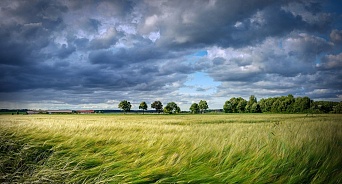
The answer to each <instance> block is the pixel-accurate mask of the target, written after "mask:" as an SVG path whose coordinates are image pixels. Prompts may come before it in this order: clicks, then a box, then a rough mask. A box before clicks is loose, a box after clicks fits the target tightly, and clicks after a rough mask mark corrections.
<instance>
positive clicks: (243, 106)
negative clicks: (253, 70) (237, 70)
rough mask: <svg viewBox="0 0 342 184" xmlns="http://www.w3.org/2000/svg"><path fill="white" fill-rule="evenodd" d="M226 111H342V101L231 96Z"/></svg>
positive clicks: (224, 108)
mask: <svg viewBox="0 0 342 184" xmlns="http://www.w3.org/2000/svg"><path fill="white" fill-rule="evenodd" d="M223 111H224V112H226V113H342V101H341V102H331V101H313V100H311V99H310V98H309V97H297V98H294V97H293V95H291V94H289V95H288V96H280V97H272V98H266V99H264V98H263V99H261V100H260V101H257V99H256V97H255V96H254V95H251V96H250V98H249V100H248V101H247V100H245V99H243V98H241V97H238V98H235V97H233V98H231V99H230V100H227V101H226V102H225V104H224V105H223Z"/></svg>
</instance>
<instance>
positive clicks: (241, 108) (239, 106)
mask: <svg viewBox="0 0 342 184" xmlns="http://www.w3.org/2000/svg"><path fill="white" fill-rule="evenodd" d="M237 101H238V104H237V106H236V109H237V111H238V112H239V113H243V112H245V108H246V105H247V101H246V100H245V99H243V98H242V97H239V98H237Z"/></svg>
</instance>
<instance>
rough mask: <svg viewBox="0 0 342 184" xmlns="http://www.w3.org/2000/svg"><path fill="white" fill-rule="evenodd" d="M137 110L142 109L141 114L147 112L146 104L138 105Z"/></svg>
mask: <svg viewBox="0 0 342 184" xmlns="http://www.w3.org/2000/svg"><path fill="white" fill-rule="evenodd" d="M139 109H142V110H143V113H144V111H146V110H147V104H146V102H141V103H140V105H139Z"/></svg>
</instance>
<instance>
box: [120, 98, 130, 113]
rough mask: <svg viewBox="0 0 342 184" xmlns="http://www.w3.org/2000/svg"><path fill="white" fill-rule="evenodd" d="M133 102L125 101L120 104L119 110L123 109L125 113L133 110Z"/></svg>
mask: <svg viewBox="0 0 342 184" xmlns="http://www.w3.org/2000/svg"><path fill="white" fill-rule="evenodd" d="M131 107H132V105H131V102H129V101H127V100H123V101H121V102H120V103H119V105H118V108H120V109H122V110H123V111H124V112H125V113H126V112H129V111H130V110H131Z"/></svg>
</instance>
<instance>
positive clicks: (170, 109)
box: [164, 102, 180, 114]
mask: <svg viewBox="0 0 342 184" xmlns="http://www.w3.org/2000/svg"><path fill="white" fill-rule="evenodd" d="M177 112H180V108H179V107H178V106H177V104H176V103H175V102H169V103H167V105H166V106H165V107H164V113H169V114H172V113H177Z"/></svg>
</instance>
